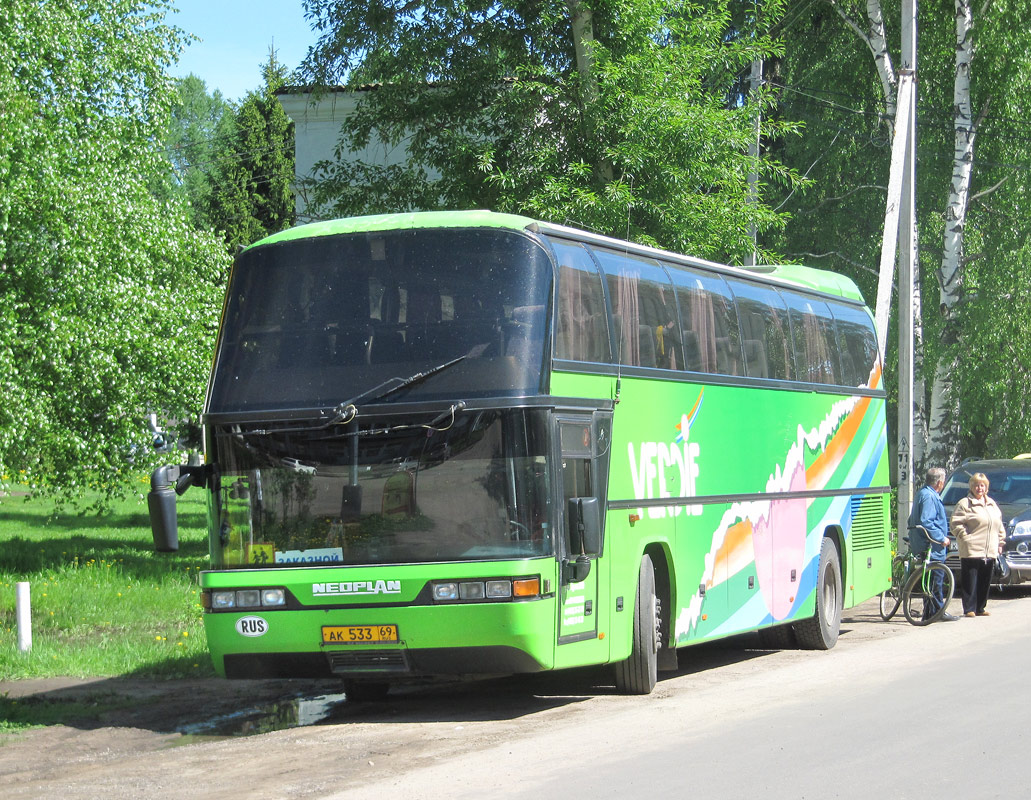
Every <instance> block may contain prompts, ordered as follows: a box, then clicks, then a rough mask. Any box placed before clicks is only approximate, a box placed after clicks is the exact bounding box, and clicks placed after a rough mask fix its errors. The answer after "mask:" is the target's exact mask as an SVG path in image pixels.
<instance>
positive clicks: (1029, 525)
mask: <svg viewBox="0 0 1031 800" xmlns="http://www.w3.org/2000/svg"><path fill="white" fill-rule="evenodd" d="M1027 535H1031V519H1022V520H1021V521H1020V522H1018V523H1017V524H1016V525H1014V526H1013V530H1012V531H1010V536H1027Z"/></svg>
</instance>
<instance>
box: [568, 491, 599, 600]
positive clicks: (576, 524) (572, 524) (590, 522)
mask: <svg viewBox="0 0 1031 800" xmlns="http://www.w3.org/2000/svg"><path fill="white" fill-rule="evenodd" d="M566 518H567V519H568V521H569V558H567V559H566V561H565V563H564V569H563V572H564V574H565V578H566V580H567V581H569V582H570V583H582V582H583V581H584V580H586V579H587V576H588V575H590V574H591V556H596V555H598V554H599V553H600V552H601V514H600V513H599V511H598V498H597V497H570V498H569V501H568V504H567V506H566Z"/></svg>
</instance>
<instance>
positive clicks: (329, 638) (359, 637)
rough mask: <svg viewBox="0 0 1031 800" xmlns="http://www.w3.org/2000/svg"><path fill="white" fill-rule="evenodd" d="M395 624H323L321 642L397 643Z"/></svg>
mask: <svg viewBox="0 0 1031 800" xmlns="http://www.w3.org/2000/svg"><path fill="white" fill-rule="evenodd" d="M398 641H399V640H398V638H397V625H323V626H322V643H323V644H370V643H371V644H397V642H398Z"/></svg>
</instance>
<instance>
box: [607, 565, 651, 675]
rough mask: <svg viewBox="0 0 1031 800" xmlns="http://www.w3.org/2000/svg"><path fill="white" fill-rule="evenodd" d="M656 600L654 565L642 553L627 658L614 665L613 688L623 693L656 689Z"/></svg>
mask: <svg viewBox="0 0 1031 800" xmlns="http://www.w3.org/2000/svg"><path fill="white" fill-rule="evenodd" d="M658 602H659V600H658V597H657V596H656V594H655V567H653V566H652V560H651V558H650V557H649V556H644V558H642V559H641V569H640V572H639V573H638V577H637V597H636V600H635V602H634V628H633V634H632V641H631V647H630V658H628V659H627V660H626V661H621V662H620V663H619V664H616V689H617V690H618V691H619V692H620V693H622V694H649V693H650V692H651V690H652V689H654V688H655V681H656V678H657V675H658V653H659V616H658V614H657V613H656V611H657V608H658Z"/></svg>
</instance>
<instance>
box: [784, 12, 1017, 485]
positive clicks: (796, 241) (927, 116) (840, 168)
mask: <svg viewBox="0 0 1031 800" xmlns="http://www.w3.org/2000/svg"><path fill="white" fill-rule="evenodd" d="M882 5H883V12H884V18H885V20H886V21H887V22H888V31H889V38H890V40H889V48H890V51H891V55H892V58H893V59H894V61H895V66H896V69H897V68H898V57H899V56H898V50H899V42H898V23H897V20H898V19H899V17H900V7H899V3H898V2H897V0H888V1H887V2H884V3H883V4H882ZM867 11H868V4H867V3H866V2H864V1H863V0H839V1H838V2H835V3H834V4H831V3H815V4H811V5H810V4H800V5H799V6H798V7H797V8H795V9H789V11H788V12H787V13H786V14H785V16H784V21H785V24H784V25H782V27H781V31H782V37H783V41H784V42H785V52H784V55H783V57H782V58H781V59H778V60H777V61H776V62H775V63H772V64H769V65H767V79H768V80H769V81H771V84H772V86H771V90H772V91H774V92H776V93H777V95H778V97H779V101H778V107H777V111H778V113H780V114H782V115H784V116H786V117H790V118H792V119H796V120H799V121H801V122H802V123H803V124H804V126H805V136H804V137H800V138H793V139H784V140H780V141H777V142H773V143H771V146H772V147H773V148H774V153H775V155H776V156H777V157H778V158H779V159H780V160H781V161H782V162H783V163H785V164H787V165H789V166H791V167H792V168H793V169H795V170H797V171H798V172H800V173H802V174H805V175H806V176H807V177H808V178H809V179H811V184H810V186H809V187H808V188H807V190H806V191H805V192H794V193H789V192H784V195H783V198H781V199H779V200H778V199H777V198H775V197H773V196H772V192H771V202H773V203H774V204H776V205H780V204H781V203H782V204H783V206H782V207H783V210H784V211H787V212H789V213H790V215H791V222H790V224H789V225H788V226H787V227H786V228H785V229H783V231H779V232H773V233H772V234H770V235H768V237H767V238H766V244H767V246H768V247H770V248H773V249H778V250H780V251H781V252H783V253H785V255H787V256H788V257H790V258H793V259H796V260H801V261H808V262H809V263H812V264H813V265H814V266H823V267H826V268H829V269H834V270H838V271H841V272H844V273H846V274H849V275H850V276H852V277H853V278H855V279H856V280H857V281H858V283H859V284H860V286H861V288H862V289H863V293H864V296H865V297H866V298H867V300H868V301H870V302H871V303H872V302H873V299H874V297H875V294H876V280H877V268H878V264H879V259H880V246H881V235H882V228H883V224H884V212H885V203H886V196H887V184H888V172H889V166H890V160H891V145H892V140H891V133H892V123H893V120H892V119H890V117H888V116H886V113H887V108H886V102H885V97H884V92H883V90H882V88H881V82H880V80H879V79H878V75H877V71H876V69H875V64H874V61H873V59H872V58H871V52H870V49H869V48H868V46H867V45H866V44H865V43H864V42H863V41H861V40H860V38H859V37H858V36H857V35H856V32H855V31H854V30H853V29H852V28H851V27H850V26H849V25H848V24H846V23H845V22H844V20H843V15H844V16H847V17H848V18H849V19H850V20H852V21H854V22H856V23H857V24H858V25H859V26H860V27H862V25H863V22H864V21H865V20H866V18H867V16H866V15H867ZM974 11H975V17H974V27H973V32H972V36H973V45H974V57H973V61H972V64H971V100H972V106H973V113H974V119H975V127H976V136H977V139H976V144H975V149H974V161H973V164H974V172H973V186H972V188H971V193H970V200H969V203H968V206H967V214H966V219H965V224H964V225H963V236H964V253H963V258H962V259H961V264H960V266H961V269H962V289H961V294H962V299H961V301H960V303H959V304H958V306H957V307H956V308H955V309H954V310H953V311H952V312H950V313H948V314H947V315H943V313H942V311H943V307H942V304H941V300H940V297H939V293H940V287H941V285H942V282H943V278H944V276H943V274H942V255H943V232H944V229H945V225H946V219H945V215H946V209H947V202H948V198H949V193H950V191H951V190H952V188H953V158H954V150H955V129H954V118H955V113H956V109H955V107H954V98H953V89H954V84H955V58H956V8H955V2H954V0H928V1H927V2H921V3H920V6H919V21H918V22H919V31H920V37H919V55H918V84H917V91H918V122H917V130H918V137H917V187H916V191H917V220H918V226H919V246H920V262H919V269H920V275H921V296H922V305H923V314H922V329H923V334H924V336H923V350H922V355H923V359H922V369H921V371H920V375H918V379H921V378H922V379H923V383H922V384H921V385H922V386H923V389H924V392H925V394H926V397H925V398H923V402H921V403H920V405H921V406H922V407H924V408H929V406H930V395H931V392H932V382H933V377H934V375H935V370H936V368H937V366H938V365H939V364H940V363H942V362H943V361H944V362H945V363H951V362H952V361H953V360H954V361H955V363H956V364H957V365H958V368H957V369H955V370H950V372H951V377H952V386H951V390H952V391H953V392H954V393H955V397H953V398H952V402H953V403H954V404H955V408H956V409H957V410H958V423H959V424H958V429H959V431H960V435H959V440H955V439H951V438H950V441H949V444H950V446H951V447H953V448H954V454H953V455H946V454H942V453H937V454H933V458H934V459H935V460H936V462H938V463H942V464H945V465H948V464H949V463H950V462H951V460H952V459H954V458H956V457H959V456H975V455H977V456H980V455H983V456H1000V457H1006V456H1010V455H1013V454H1014V453H1016V452H1026V451H1027V450H1028V449H1031V393H1029V392H1028V391H1027V388H1026V387H1027V386H1028V383H1029V378H1031V375H1029V372H1031V366H1029V365H1031V313H1028V311H1027V309H1028V308H1031V305H1029V304H1028V302H1027V301H1028V299H1031V261H1029V258H1031V249H1029V247H1028V244H1027V240H1028V231H1029V229H1031V203H1029V201H1031V196H1029V193H1028V190H1027V174H1028V170H1031V159H1029V158H1028V152H1029V149H1028V137H1027V135H1026V133H1024V131H1026V129H1027V127H1028V124H1029V123H1031V119H1029V110H1031V82H1029V81H1028V78H1027V64H1028V63H1031V33H1029V31H1028V28H1027V26H1023V25H1018V24H1015V23H1014V20H1020V19H1026V18H1027V17H1028V15H1029V14H1031V2H1028V0H989V2H987V3H977V4H975V6H974ZM894 308H895V306H894V302H893V320H894ZM895 353H896V339H895V333H894V330H892V331H891V332H890V334H889V337H888V352H887V354H886V376H887V385H888V387H889V390H890V389H891V388H892V386H893V384H894V381H895V374H894V373H895V369H894V368H895V364H896V355H895ZM918 388H920V387H919V386H918ZM890 419H891V417H890ZM919 422H920V421H919V420H918V425H919ZM924 424H925V425H926V424H927V420H926V419H925V420H924Z"/></svg>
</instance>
